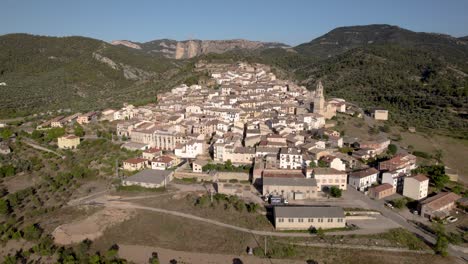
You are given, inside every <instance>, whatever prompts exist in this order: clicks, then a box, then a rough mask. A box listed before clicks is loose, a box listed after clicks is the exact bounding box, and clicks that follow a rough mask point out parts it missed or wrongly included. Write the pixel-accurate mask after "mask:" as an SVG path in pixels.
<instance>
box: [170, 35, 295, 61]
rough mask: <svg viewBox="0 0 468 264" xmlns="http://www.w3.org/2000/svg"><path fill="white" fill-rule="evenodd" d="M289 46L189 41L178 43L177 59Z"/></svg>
mask: <svg viewBox="0 0 468 264" xmlns="http://www.w3.org/2000/svg"><path fill="white" fill-rule="evenodd" d="M287 47H288V46H287V45H285V44H281V43H276V42H260V41H249V40H244V39H234V40H188V41H180V42H177V47H176V51H175V56H174V58H175V59H189V58H193V57H196V56H199V55H202V54H208V53H224V52H227V51H230V50H235V49H248V50H254V49H261V48H287Z"/></svg>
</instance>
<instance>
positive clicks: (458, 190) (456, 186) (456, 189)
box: [452, 184, 463, 194]
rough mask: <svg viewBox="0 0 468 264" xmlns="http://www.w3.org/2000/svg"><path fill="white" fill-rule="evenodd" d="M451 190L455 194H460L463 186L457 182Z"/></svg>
mask: <svg viewBox="0 0 468 264" xmlns="http://www.w3.org/2000/svg"><path fill="white" fill-rule="evenodd" d="M452 192H454V193H456V194H461V193H462V192H463V187H462V186H461V185H459V184H457V185H455V186H454V187H453V188H452Z"/></svg>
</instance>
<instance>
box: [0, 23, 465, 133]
mask: <svg viewBox="0 0 468 264" xmlns="http://www.w3.org/2000/svg"><path fill="white" fill-rule="evenodd" d="M113 44H114V45H112V44H109V43H107V42H104V41H101V40H96V39H91V38H85V37H62V38H57V37H43V36H32V35H27V34H9V35H3V36H0V82H6V83H7V86H2V87H0V89H1V91H2V93H3V95H5V96H2V97H1V98H0V117H11V116H21V115H27V114H30V113H34V112H37V111H41V110H45V109H49V110H50V109H64V108H72V109H75V110H82V111H85V110H97V109H101V108H105V107H108V106H119V105H120V104H121V103H122V102H146V101H151V100H154V97H155V95H156V94H157V93H158V91H160V90H164V89H168V88H170V87H171V86H173V85H176V84H178V83H180V82H189V83H190V82H194V81H195V82H196V81H197V80H198V79H199V78H202V77H203V76H201V75H200V74H199V73H195V72H194V71H193V65H194V62H197V61H199V60H204V61H218V62H223V61H228V62H236V61H239V60H246V61H249V62H260V63H265V64H269V65H271V66H273V67H274V68H275V69H276V70H277V72H278V74H280V73H282V74H287V75H289V77H290V78H293V79H295V80H296V81H297V82H300V83H301V84H304V85H306V86H307V87H309V88H313V87H314V86H315V83H316V81H317V80H318V79H322V80H323V82H324V85H325V87H326V92H327V96H330V95H331V96H339V97H343V98H345V99H346V100H349V101H352V102H356V103H359V104H360V105H363V106H365V107H375V106H380V107H386V108H388V109H390V110H391V112H392V114H393V117H394V120H397V122H399V123H400V124H405V125H407V126H418V127H419V126H420V127H428V128H434V129H444V130H450V131H452V130H456V131H459V132H460V133H458V134H459V135H461V134H463V131H466V129H468V125H467V123H468V122H467V113H468V102H467V98H468V40H467V37H463V38H455V37H452V36H448V35H443V34H433V33H418V32H413V31H410V30H406V29H402V28H400V27H397V26H390V25H367V26H351V27H340V28H336V29H334V30H332V31H330V32H328V33H327V34H325V35H323V36H321V37H318V38H316V39H314V40H312V41H310V42H308V43H303V44H300V45H298V46H295V47H289V46H287V45H285V44H281V43H265V42H257V41H249V40H208V41H204V40H188V41H175V40H169V39H161V40H154V41H150V42H146V43H138V42H131V41H116V42H113ZM451 134H457V133H452V132H451Z"/></svg>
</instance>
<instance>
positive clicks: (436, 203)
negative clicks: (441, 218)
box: [421, 192, 460, 211]
mask: <svg viewBox="0 0 468 264" xmlns="http://www.w3.org/2000/svg"><path fill="white" fill-rule="evenodd" d="M458 199H460V196H458V195H456V194H454V193H453V192H441V193H439V194H437V195H435V196H432V197H429V198H427V199H426V200H424V201H422V202H421V205H424V206H427V207H429V208H430V209H431V210H432V211H437V210H439V209H440V208H442V207H444V206H446V205H448V204H450V203H453V202H455V201H457V200H458Z"/></svg>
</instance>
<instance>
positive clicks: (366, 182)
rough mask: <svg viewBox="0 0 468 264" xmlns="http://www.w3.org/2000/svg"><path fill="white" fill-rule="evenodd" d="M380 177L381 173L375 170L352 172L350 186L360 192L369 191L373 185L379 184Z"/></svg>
mask: <svg viewBox="0 0 468 264" xmlns="http://www.w3.org/2000/svg"><path fill="white" fill-rule="evenodd" d="M378 175H379V171H378V170H376V169H375V168H369V169H365V170H360V171H354V172H351V173H350V174H349V185H351V186H353V187H354V188H355V189H356V190H358V191H367V189H368V188H369V187H371V186H372V184H375V183H377V176H378Z"/></svg>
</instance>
